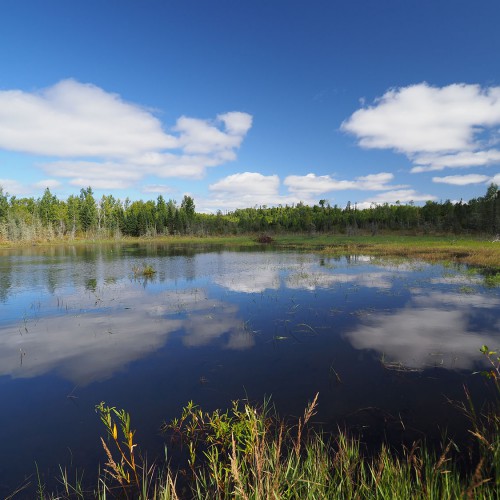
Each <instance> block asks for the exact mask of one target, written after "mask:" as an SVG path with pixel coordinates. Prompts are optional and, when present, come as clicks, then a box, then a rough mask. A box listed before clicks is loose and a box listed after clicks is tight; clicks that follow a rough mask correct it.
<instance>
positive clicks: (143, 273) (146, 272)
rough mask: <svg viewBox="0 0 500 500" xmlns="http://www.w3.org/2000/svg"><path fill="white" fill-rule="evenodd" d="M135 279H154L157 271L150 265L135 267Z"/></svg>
mask: <svg viewBox="0 0 500 500" xmlns="http://www.w3.org/2000/svg"><path fill="white" fill-rule="evenodd" d="M132 272H133V273H134V277H135V278H141V277H142V278H153V277H154V275H155V274H156V270H155V269H154V267H153V266H151V265H150V264H143V265H142V266H134V267H133V268H132Z"/></svg>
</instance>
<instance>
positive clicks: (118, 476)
mask: <svg viewBox="0 0 500 500" xmlns="http://www.w3.org/2000/svg"><path fill="white" fill-rule="evenodd" d="M101 442H102V447H103V448H104V451H105V452H106V455H107V457H108V463H107V464H106V465H108V466H109V467H111V468H112V469H113V471H110V470H107V472H108V473H109V474H110V475H111V477H113V478H114V479H116V480H117V481H118V482H119V483H120V486H123V478H122V475H121V474H120V469H119V468H118V466H117V465H116V462H115V461H114V460H113V456H112V455H111V452H110V451H109V448H108V447H107V445H106V442H105V441H104V439H103V438H101Z"/></svg>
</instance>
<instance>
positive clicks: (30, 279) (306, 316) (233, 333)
mask: <svg viewBox="0 0 500 500" xmlns="http://www.w3.org/2000/svg"><path fill="white" fill-rule="evenodd" d="M144 263H147V264H150V265H152V266H153V267H154V269H156V270H157V274H156V275H155V277H154V278H153V279H151V280H145V279H136V278H134V274H133V271H132V270H133V267H134V266H142V265H143V264H144ZM465 271H466V270H465V269H464V268H461V269H460V268H444V267H442V266H434V265H429V264H425V263H422V262H409V261H408V262H402V263H389V262H381V261H380V260H374V259H371V258H369V257H363V256H357V257H343V258H340V259H333V258H326V257H322V256H319V255H313V254H306V253H290V252H272V251H265V252H255V251H248V250H247V251H221V250H216V249H211V250H207V249H205V250H203V251H201V250H200V251H199V252H196V251H194V250H191V251H188V250H186V249H182V248H177V249H175V248H173V247H164V246H163V247H162V246H155V245H151V246H120V245H115V246H106V247H78V248H76V247H75V248H71V247H65V248H45V249H37V248H29V249H23V250H17V251H3V252H2V253H1V254H0V401H1V405H2V412H1V417H0V418H1V426H0V442H1V443H2V453H1V454H0V496H1V497H3V496H4V495H5V494H7V493H9V492H12V491H13V489H14V488H15V487H16V486H19V485H20V484H21V483H22V482H23V478H24V477H25V476H27V475H29V474H31V473H32V472H33V471H34V470H35V462H36V463H37V464H38V468H39V470H40V473H41V474H42V475H43V477H44V478H45V480H46V481H47V482H50V478H53V477H54V476H55V475H56V474H57V472H58V464H64V465H66V466H67V467H68V468H70V467H75V466H77V467H78V468H84V469H85V470H86V477H87V478H88V479H89V481H91V482H92V481H93V479H92V474H94V473H95V472H96V468H97V466H96V464H97V463H98V462H101V463H102V462H104V456H103V454H102V451H101V448H100V441H99V436H100V435H103V432H104V429H103V428H101V424H100V422H99V418H98V416H97V415H96V414H95V411H94V407H95V405H96V403H99V402H100V401H106V402H107V403H108V404H111V405H114V406H117V407H121V408H125V409H127V410H128V411H129V412H130V413H131V414H132V426H133V427H135V428H137V429H138V432H137V441H138V442H139V443H140V444H141V447H142V448H143V449H146V450H148V454H149V456H150V457H151V458H154V457H155V456H160V455H161V454H162V453H163V446H164V439H163V438H162V437H161V436H160V433H159V427H160V425H161V424H162V422H163V421H165V420H167V421H168V420H170V419H171V418H173V417H175V416H178V415H179V414H180V412H181V408H182V406H184V405H185V404H186V403H187V401H189V400H191V399H192V400H194V401H195V402H196V403H198V404H200V405H201V406H202V407H203V408H205V409H207V410H211V409H215V408H219V407H220V408H224V407H226V406H228V405H229V402H230V401H231V400H232V399H238V398H239V399H241V398H249V399H250V400H252V401H254V402H262V400H263V398H264V396H270V395H272V400H273V401H274V403H275V404H276V406H277V408H278V410H279V412H280V414H281V415H283V416H291V415H300V414H302V412H303V409H304V407H305V405H306V404H307V402H308V401H310V400H311V399H312V398H313V397H314V395H315V393H316V392H318V391H319V393H320V396H319V412H318V414H317V416H316V418H317V421H318V422H319V423H321V425H323V427H324V428H326V429H332V430H334V429H336V428H337V426H338V425H348V426H349V428H351V429H353V430H355V431H358V432H360V433H361V435H362V437H363V439H364V441H365V442H367V443H368V444H370V443H376V442H379V441H380V439H382V438H384V437H385V438H387V439H389V440H393V441H394V442H398V443H401V441H402V440H404V441H409V442H411V441H412V440H414V439H418V438H421V437H427V438H428V439H429V440H431V441H432V440H433V439H439V438H440V436H441V435H442V433H443V431H444V429H445V428H448V432H449V433H450V434H452V435H456V436H461V433H462V431H463V425H464V422H463V419H461V418H460V415H459V413H458V412H457V411H456V409H454V408H453V407H452V405H451V404H450V403H449V402H448V400H447V398H451V399H462V395H463V384H464V383H466V384H467V385H468V386H469V387H470V388H471V390H472V391H473V392H474V393H476V394H481V393H482V392H484V381H483V379H482V378H481V377H480V376H478V375H472V374H471V373H472V372H473V371H475V370H478V369H480V368H481V366H482V365H481V362H482V360H481V355H480V354H479V352H478V349H479V347H480V346H481V345H482V344H488V345H489V346H490V347H498V346H499V339H500V333H499V326H500V290H499V289H487V288H484V287H483V286H482V284H481V280H480V278H479V277H478V276H474V275H471V274H468V273H466V272H465Z"/></svg>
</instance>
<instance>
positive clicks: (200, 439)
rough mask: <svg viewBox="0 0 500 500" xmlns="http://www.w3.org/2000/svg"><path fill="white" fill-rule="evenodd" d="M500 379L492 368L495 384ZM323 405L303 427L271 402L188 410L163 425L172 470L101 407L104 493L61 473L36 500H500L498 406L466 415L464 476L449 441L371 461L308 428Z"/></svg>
mask: <svg viewBox="0 0 500 500" xmlns="http://www.w3.org/2000/svg"><path fill="white" fill-rule="evenodd" d="M488 352H489V353H491V351H488ZM490 356H491V354H490ZM498 370H499V366H498V364H496V365H495V364H494V369H493V372H494V373H495V377H496V376H497V375H498ZM488 373H491V371H489V372H488ZM493 380H494V382H495V384H496V383H497V382H498V379H497V378H494V379H493ZM497 387H498V385H497ZM468 401H469V402H470V398H468ZM497 403H498V401H495V404H497ZM317 404H318V395H316V397H315V398H314V399H313V400H312V402H310V403H309V404H308V405H307V407H306V409H305V411H304V414H303V416H302V417H300V418H299V419H298V421H296V422H294V423H290V422H288V423H286V422H285V421H283V420H282V419H280V418H279V417H278V416H277V413H276V411H275V408H274V406H273V405H272V404H271V403H270V402H269V401H268V400H265V401H264V403H263V404H262V405H252V404H250V403H249V402H248V401H243V402H240V401H235V402H233V404H232V407H231V408H230V409H228V410H226V411H221V410H216V411H213V412H205V411H203V410H202V409H201V408H199V407H197V406H196V405H195V404H194V403H193V402H190V403H188V404H187V405H186V407H185V408H184V409H183V411H182V414H181V416H180V417H179V418H177V419H174V420H172V421H171V422H170V423H166V424H164V425H163V432H164V433H165V434H166V435H167V436H168V437H169V438H170V442H169V444H168V447H170V448H171V449H173V448H175V447H178V449H179V450H180V451H181V453H183V454H184V458H185V460H184V465H183V466H179V468H178V469H176V470H175V471H174V470H173V469H172V468H171V467H170V466H169V465H168V462H167V461H165V463H164V464H163V465H160V464H153V465H152V466H148V464H147V461H146V460H145V459H143V458H142V457H141V454H140V453H139V451H138V448H137V444H136V443H135V441H134V435H135V431H134V430H132V428H131V423H130V415H129V414H127V413H126V412H125V411H124V410H117V409H115V408H113V407H108V406H107V405H106V404H105V403H101V404H100V405H98V406H97V411H98V413H99V414H100V417H101V420H102V421H103V423H104V426H105V429H106V434H107V440H104V439H103V440H102V443H103V447H104V449H105V451H106V456H107V463H106V464H105V465H104V468H103V469H102V471H101V472H100V475H99V480H98V484H97V487H96V488H94V489H92V490H85V489H84V488H83V486H82V476H81V475H76V476H75V477H76V479H75V481H74V483H71V480H70V479H69V475H68V473H67V472H66V470H65V469H62V468H61V477H60V483H61V485H62V488H61V489H60V491H57V492H55V493H52V494H50V495H48V494H47V493H46V488H45V487H44V485H43V484H42V483H41V482H40V480H39V481H38V486H37V494H38V498H40V499H41V498H52V499H56V498H57V499H59V498H68V499H70V498H71V499H73V498H75V499H76V498H78V499H84V498H99V499H107V498H130V499H132V498H133V499H136V498H137V499H141V500H146V499H152V500H170V499H173V500H178V499H195V500H198V499H199V500H202V499H203V500H205V499H206V500H208V499H210V500H212V499H215V500H223V499H241V500H257V499H259V500H260V499H320V498H321V499H323V498H325V499H342V500H344V499H351V498H353V499H355V498H356V499H410V498H411V499H422V500H423V499H434V498H436V499H437V498H439V499H456V498H466V499H472V498H481V499H487V500H488V499H491V500H493V499H498V498H499V495H500V438H499V435H500V424H499V412H498V410H499V408H500V406H498V405H497V406H491V407H490V408H489V410H488V411H485V412H483V413H482V414H478V412H477V411H476V410H475V409H474V408H473V407H472V406H470V407H468V408H466V407H465V406H464V410H465V411H467V412H468V415H469V416H470V418H471V424H472V425H471V431H470V432H471V437H472V438H473V439H474V446H475V449H469V450H461V455H463V454H467V455H468V456H469V457H473V458H470V460H471V462H470V463H471V464H472V466H471V467H468V468H464V467H463V466H461V467H458V466H457V465H456V462H455V460H454V459H456V458H457V454H460V453H459V450H458V449H457V447H456V445H455V444H454V443H453V442H451V441H448V442H444V443H443V444H442V448H441V449H440V450H437V451H436V450H431V449H429V448H427V447H426V446H425V443H414V444H413V446H412V447H411V448H405V447H402V448H401V449H400V450H399V451H397V450H394V449H391V448H390V447H389V446H388V445H387V444H385V443H381V444H380V448H379V450H378V451H373V450H372V451H371V452H368V451H367V449H366V448H365V447H364V445H363V443H362V442H361V441H360V439H359V438H356V437H354V436H351V435H349V433H348V432H344V431H340V430H339V432H338V433H337V434H336V435H335V436H327V435H325V434H323V433H321V432H319V431H317V430H315V429H314V427H313V426H312V425H311V422H312V419H313V417H314V414H315V411H316V407H317ZM466 404H467V403H466ZM179 463H182V459H181V460H180V461H179Z"/></svg>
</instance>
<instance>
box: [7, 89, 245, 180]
mask: <svg viewBox="0 0 500 500" xmlns="http://www.w3.org/2000/svg"><path fill="white" fill-rule="evenodd" d="M251 125H252V117H251V116H250V115H249V114H247V113H242V112H237V111H234V112H229V113H225V114H221V115H218V116H217V117H216V118H215V120H202V119H199V118H191V117H186V116H181V117H180V118H179V119H178V120H177V122H176V124H175V125H174V126H173V127H172V129H171V132H172V133H167V132H166V131H165V130H164V128H163V125H162V123H161V122H160V120H159V119H158V118H157V117H156V116H154V114H153V113H152V112H151V111H150V110H148V109H145V108H144V107H141V106H139V105H137V104H134V103H129V102H126V101H125V100H123V99H122V98H121V97H120V96H119V95H117V94H113V93H109V92H106V91H105V90H103V89H101V88H99V87H97V86H95V85H91V84H83V83H80V82H78V81H75V80H63V81H61V82H59V83H57V84H56V85H54V86H52V87H49V88H47V89H44V90H42V91H39V92H33V93H29V92H24V91H20V90H7V91H0V149H4V150H7V151H15V152H21V153H27V154H32V155H39V156H47V157H51V158H54V157H55V158H58V159H57V160H55V161H48V162H46V163H45V164H42V165H41V167H42V168H43V169H44V170H45V171H46V172H47V173H48V174H49V175H52V176H59V177H64V178H67V179H69V180H70V181H69V182H70V184H73V185H79V186H81V185H92V186H93V187H96V188H103V189H104V188H123V187H128V186H131V185H132V184H133V183H136V182H137V181H138V180H140V179H142V178H144V177H145V176H146V175H155V176H158V177H174V176H175V177H192V178H200V177H202V176H203V175H204V173H205V169H206V168H208V167H214V166H217V165H221V164H223V163H225V162H228V161H232V160H234V159H235V158H236V150H237V149H238V148H239V147H240V145H241V143H242V141H243V139H244V137H245V135H246V133H247V132H248V130H249V129H250V127H251Z"/></svg>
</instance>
